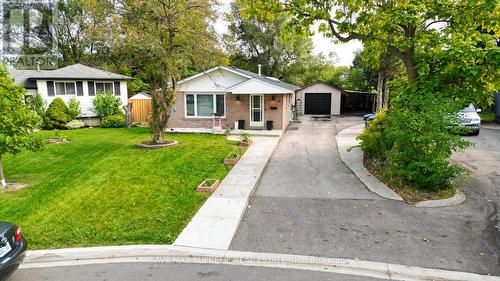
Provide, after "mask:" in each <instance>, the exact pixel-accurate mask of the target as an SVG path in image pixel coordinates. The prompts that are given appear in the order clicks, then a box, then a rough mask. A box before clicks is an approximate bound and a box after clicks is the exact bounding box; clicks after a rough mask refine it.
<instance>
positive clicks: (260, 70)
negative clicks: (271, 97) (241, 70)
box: [257, 64, 262, 76]
mask: <svg viewBox="0 0 500 281" xmlns="http://www.w3.org/2000/svg"><path fill="white" fill-rule="evenodd" d="M257 67H259V75H260V76H262V64H259V65H257Z"/></svg>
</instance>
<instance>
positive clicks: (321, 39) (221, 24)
mask: <svg viewBox="0 0 500 281" xmlns="http://www.w3.org/2000/svg"><path fill="white" fill-rule="evenodd" d="M231 1H232V0H221V1H220V2H221V7H220V8H219V12H220V13H221V16H220V17H219V19H218V20H217V22H216V23H215V29H216V30H217V32H218V33H219V34H224V33H227V31H228V29H227V25H228V23H227V22H226V20H225V17H224V16H223V13H226V12H229V10H230V3H231ZM313 44H314V50H313V52H314V53H315V54H319V53H323V54H324V55H326V56H328V55H329V54H330V53H332V52H333V53H335V55H336V60H335V64H336V65H346V66H349V65H352V60H353V59H354V53H355V52H356V51H357V50H361V49H362V47H363V45H362V44H361V42H360V41H358V40H353V41H350V42H348V43H334V42H333V41H332V39H331V38H327V37H325V36H323V35H322V34H320V33H318V32H315V34H314V36H313Z"/></svg>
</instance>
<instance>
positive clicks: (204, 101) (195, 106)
mask: <svg viewBox="0 0 500 281" xmlns="http://www.w3.org/2000/svg"><path fill="white" fill-rule="evenodd" d="M185 105H186V106H185V108H186V116H187V117H212V116H213V115H214V114H215V115H217V116H222V117H224V116H225V115H226V98H225V95H224V94H186V98H185Z"/></svg>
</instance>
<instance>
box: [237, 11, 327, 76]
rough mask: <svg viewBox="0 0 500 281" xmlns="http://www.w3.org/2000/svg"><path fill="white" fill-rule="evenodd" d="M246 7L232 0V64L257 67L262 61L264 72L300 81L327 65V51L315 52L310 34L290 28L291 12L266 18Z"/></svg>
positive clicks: (253, 69) (249, 68)
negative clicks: (250, 14)
mask: <svg viewBox="0 0 500 281" xmlns="http://www.w3.org/2000/svg"><path fill="white" fill-rule="evenodd" d="M243 5H245V4H243ZM243 10H244V7H242V4H241V3H237V2H233V3H232V5H231V13H230V15H229V20H230V25H229V32H230V34H229V38H228V39H229V40H228V42H229V48H228V49H229V50H230V51H232V52H233V54H232V55H231V64H232V65H234V66H236V67H240V68H243V69H247V70H250V71H256V70H257V65H259V64H260V65H262V74H263V75H266V76H272V77H276V78H278V79H281V80H283V81H286V82H289V83H295V84H297V85H303V84H306V83H309V82H311V81H310V80H311V78H312V77H310V75H309V73H311V72H315V71H317V70H318V67H320V66H325V63H326V61H325V59H324V58H323V55H322V54H319V55H314V54H313V53H312V52H313V43H312V40H311V38H310V34H309V33H303V32H296V30H295V29H290V28H288V26H287V23H288V21H289V20H290V19H291V18H290V17H289V16H288V15H285V14H282V15H278V16H277V17H276V18H274V19H273V20H272V21H266V20H264V19H262V18H260V17H258V16H255V17H249V18H247V17H244V16H243V15H242V11H243Z"/></svg>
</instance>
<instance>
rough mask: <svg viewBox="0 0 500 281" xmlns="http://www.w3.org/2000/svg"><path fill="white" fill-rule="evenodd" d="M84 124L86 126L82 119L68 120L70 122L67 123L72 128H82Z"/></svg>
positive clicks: (67, 126)
mask: <svg viewBox="0 0 500 281" xmlns="http://www.w3.org/2000/svg"><path fill="white" fill-rule="evenodd" d="M83 126H85V125H84V124H83V122H82V121H80V120H71V121H69V122H68V124H66V128H68V129H70V130H75V129H80V128H82V127H83Z"/></svg>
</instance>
